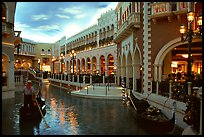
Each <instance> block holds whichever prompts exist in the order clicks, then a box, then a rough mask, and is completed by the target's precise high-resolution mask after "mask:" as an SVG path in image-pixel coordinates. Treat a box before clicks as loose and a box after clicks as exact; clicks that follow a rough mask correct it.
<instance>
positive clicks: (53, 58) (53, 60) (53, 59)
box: [52, 56, 56, 74]
mask: <svg viewBox="0 0 204 137" xmlns="http://www.w3.org/2000/svg"><path fill="white" fill-rule="evenodd" d="M55 60H56V59H55V57H54V56H53V57H52V73H53V74H54V62H55Z"/></svg>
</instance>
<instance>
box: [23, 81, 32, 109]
mask: <svg viewBox="0 0 204 137" xmlns="http://www.w3.org/2000/svg"><path fill="white" fill-rule="evenodd" d="M23 93H24V106H25V107H28V108H29V107H32V106H33V100H32V94H33V93H34V88H33V86H32V82H31V80H28V81H27V84H26V86H25V87H24V89H23Z"/></svg>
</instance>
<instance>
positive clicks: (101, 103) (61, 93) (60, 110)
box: [2, 85, 149, 135]
mask: <svg viewBox="0 0 204 137" xmlns="http://www.w3.org/2000/svg"><path fill="white" fill-rule="evenodd" d="M36 88H38V87H36ZM41 93H42V95H43V97H44V98H45V100H46V105H47V106H46V114H45V116H44V118H43V119H42V120H41V121H39V122H38V123H32V122H31V123H30V122H28V123H24V124H23V123H19V114H18V110H19V108H20V106H21V103H22V102H23V96H22V93H16V99H9V100H5V101H2V102H3V104H2V106H3V107H5V106H7V107H8V106H9V107H8V108H7V109H5V108H3V109H2V110H3V111H2V133H3V134H6V135H25V134H26V135H147V134H149V133H146V132H145V131H144V130H143V129H142V128H141V127H139V126H138V125H137V123H136V121H134V118H133V116H132V109H130V108H131V107H128V106H127V105H124V104H123V103H122V100H103V99H89V98H82V97H75V96H73V95H70V94H69V93H68V92H67V91H66V90H62V89H59V88H56V87H53V86H49V85H44V86H42V87H41ZM46 125H48V126H49V128H48V127H47V126H46Z"/></svg>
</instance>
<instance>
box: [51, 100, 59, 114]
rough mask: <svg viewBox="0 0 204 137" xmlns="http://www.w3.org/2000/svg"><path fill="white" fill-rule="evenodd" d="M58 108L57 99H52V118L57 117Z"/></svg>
mask: <svg viewBox="0 0 204 137" xmlns="http://www.w3.org/2000/svg"><path fill="white" fill-rule="evenodd" d="M56 107H57V104H56V99H55V98H51V99H50V108H51V110H52V112H53V113H52V116H56Z"/></svg>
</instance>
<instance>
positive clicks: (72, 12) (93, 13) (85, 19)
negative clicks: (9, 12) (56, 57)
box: [14, 2, 118, 43]
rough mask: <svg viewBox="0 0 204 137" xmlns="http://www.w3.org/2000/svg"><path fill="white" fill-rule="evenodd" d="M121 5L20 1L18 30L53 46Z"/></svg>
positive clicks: (22, 34) (115, 3) (17, 19)
mask: <svg viewBox="0 0 204 137" xmlns="http://www.w3.org/2000/svg"><path fill="white" fill-rule="evenodd" d="M117 4H118V2H17V6H16V12H15V27H14V29H15V30H16V31H22V32H21V37H23V38H27V39H30V40H34V41H35V42H43V43H54V42H56V41H57V40H59V39H60V38H62V37H63V36H66V37H67V38H68V37H71V36H73V35H75V34H77V33H79V32H80V31H82V30H84V29H86V28H88V27H90V26H92V25H94V24H97V19H98V18H99V17H100V16H101V14H102V13H105V12H106V11H108V10H111V9H113V10H114V9H115V8H116V6H117Z"/></svg>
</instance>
